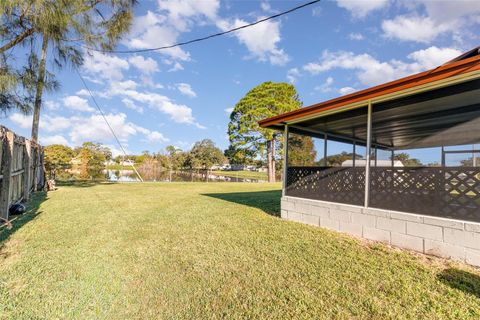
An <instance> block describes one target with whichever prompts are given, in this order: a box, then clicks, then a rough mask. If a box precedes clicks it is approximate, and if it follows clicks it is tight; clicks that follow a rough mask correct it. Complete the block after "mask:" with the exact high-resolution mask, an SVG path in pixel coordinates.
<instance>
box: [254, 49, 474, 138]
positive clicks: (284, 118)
mask: <svg viewBox="0 0 480 320" xmlns="http://www.w3.org/2000/svg"><path fill="white" fill-rule="evenodd" d="M474 50H477V51H478V49H474ZM474 50H471V51H469V52H472V51H474ZM464 55H465V54H464ZM462 56H463V55H462ZM479 78H480V55H478V54H477V55H473V56H471V57H470V56H469V57H467V58H466V59H463V60H459V61H455V59H454V60H452V62H449V63H447V64H445V65H442V66H440V67H437V68H435V69H432V70H428V71H425V72H421V73H418V74H415V75H411V76H408V77H405V78H402V79H399V80H395V81H392V82H388V83H385V84H381V85H378V86H375V87H372V88H368V89H365V90H361V91H358V92H354V93H351V94H348V95H345V96H342V97H338V98H335V99H332V100H328V101H325V102H321V103H318V104H314V105H311V106H308V107H305V108H301V109H298V110H295V111H292V112H288V113H285V114H281V115H278V116H274V117H271V118H267V119H264V120H261V121H259V125H260V126H261V127H263V128H271V129H278V130H281V129H282V128H283V127H284V125H285V124H295V123H300V122H302V121H305V120H309V119H315V118H320V117H324V116H327V115H330V114H334V113H339V112H344V111H347V110H352V109H356V108H362V107H366V106H367V105H368V104H369V103H370V102H371V103H372V105H375V104H377V103H380V102H386V101H393V100H396V99H399V98H404V97H408V96H413V95H417V94H420V93H423V92H427V91H430V90H434V89H440V88H445V87H448V86H452V85H456V84H459V83H462V82H468V81H470V80H475V79H479Z"/></svg>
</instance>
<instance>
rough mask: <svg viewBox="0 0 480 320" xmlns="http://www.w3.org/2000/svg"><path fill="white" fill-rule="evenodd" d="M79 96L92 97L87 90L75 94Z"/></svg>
mask: <svg viewBox="0 0 480 320" xmlns="http://www.w3.org/2000/svg"><path fill="white" fill-rule="evenodd" d="M75 94H76V95H77V96H90V93H89V92H88V91H87V90H86V89H80V90H78V91H77V92H75Z"/></svg>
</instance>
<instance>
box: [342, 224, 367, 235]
mask: <svg viewBox="0 0 480 320" xmlns="http://www.w3.org/2000/svg"><path fill="white" fill-rule="evenodd" d="M362 229H363V227H362V226H361V225H359V224H354V223H349V222H344V221H340V231H341V232H345V233H348V234H351V235H354V236H357V237H361V236H362Z"/></svg>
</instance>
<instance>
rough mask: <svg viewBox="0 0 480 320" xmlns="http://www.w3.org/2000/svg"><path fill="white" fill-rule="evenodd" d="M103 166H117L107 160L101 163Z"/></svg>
mask: <svg viewBox="0 0 480 320" xmlns="http://www.w3.org/2000/svg"><path fill="white" fill-rule="evenodd" d="M103 164H104V165H105V166H113V165H115V164H117V163H116V162H115V161H113V160H112V159H110V160H107V161H105V162H104V163H103Z"/></svg>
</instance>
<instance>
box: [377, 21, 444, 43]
mask: <svg viewBox="0 0 480 320" xmlns="http://www.w3.org/2000/svg"><path fill="white" fill-rule="evenodd" d="M451 27H452V26H450V25H449V24H436V23H435V22H434V21H433V20H432V19H431V18H429V17H416V16H411V17H408V16H398V17H395V19H393V20H385V21H383V22H382V29H383V31H384V33H385V36H387V37H388V38H396V39H400V40H410V41H417V42H423V43H428V42H431V41H432V40H433V39H435V38H436V37H437V36H438V35H439V34H441V33H444V32H446V31H448V30H449V29H450V28H451Z"/></svg>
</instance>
